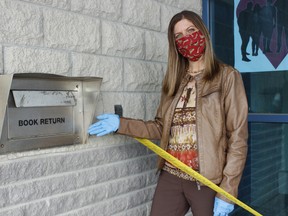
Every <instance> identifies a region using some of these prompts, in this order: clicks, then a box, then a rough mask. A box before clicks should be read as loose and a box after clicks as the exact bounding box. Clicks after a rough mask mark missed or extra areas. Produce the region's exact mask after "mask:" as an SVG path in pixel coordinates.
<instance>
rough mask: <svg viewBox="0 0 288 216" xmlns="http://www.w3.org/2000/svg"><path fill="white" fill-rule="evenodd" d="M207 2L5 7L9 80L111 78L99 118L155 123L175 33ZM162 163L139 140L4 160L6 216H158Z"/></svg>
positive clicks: (0, 168)
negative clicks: (186, 12) (173, 24)
mask: <svg viewBox="0 0 288 216" xmlns="http://www.w3.org/2000/svg"><path fill="white" fill-rule="evenodd" d="M201 4H202V1H201V0H190V1H188V0H22V1H21V0H0V73H2V74H11V73H26V72H29V73H39V72H41V73H53V74H61V75H66V76H97V77H103V82H102V86H101V99H100V101H99V103H98V106H97V108H96V110H97V113H98V114H99V113H102V112H113V111H114V110H113V106H114V104H122V106H123V109H124V115H125V116H127V117H133V118H142V119H146V120H148V119H153V117H154V115H155V111H156V108H157V105H158V103H159V96H160V89H161V81H162V78H163V75H164V73H165V70H166V64H167V48H168V47H167V46H168V43H167V35H166V32H167V30H166V29H167V26H168V22H169V20H170V18H171V17H172V15H174V14H175V13H177V12H178V11H181V10H183V9H190V10H194V11H196V12H198V13H201V10H202V6H201ZM155 167H156V156H155V155H154V154H153V153H151V152H150V151H149V150H147V149H146V148H145V147H144V146H142V145H141V144H139V143H137V142H136V141H134V140H133V139H131V138H128V137H124V136H120V135H108V136H105V137H101V138H96V137H90V139H89V140H88V144H85V145H84V144H81V145H75V146H69V147H58V148H51V149H42V150H35V151H28V152H19V153H9V154H7V155H0V194H1V196H0V216H14V215H15V216H16V215H17V216H18V215H19V216H20V215H21V216H22V215H23V216H24V215H25V216H34V215H35V216H40V215H41V216H42V215H45V216H46V215H61V216H64V215H65V216H68V215H69V216H72V215H87V216H91V215H97V216H98V215H99V216H100V215H103V216H104V215H114V216H124V215H131V216H135V215H137V216H141V215H143V216H148V215H149V211H150V205H151V199H152V196H153V193H154V189H155V184H156V181H157V176H156V175H155Z"/></svg>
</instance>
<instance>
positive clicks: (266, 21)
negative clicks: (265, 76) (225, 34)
mask: <svg viewBox="0 0 288 216" xmlns="http://www.w3.org/2000/svg"><path fill="white" fill-rule="evenodd" d="M287 11H288V1H287V0H234V52H235V65H234V66H235V68H237V69H238V70H239V71H241V72H263V71H280V70H288V55H287V53H288V48H287V46H288V13H287Z"/></svg>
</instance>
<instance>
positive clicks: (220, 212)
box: [213, 197, 234, 216]
mask: <svg viewBox="0 0 288 216" xmlns="http://www.w3.org/2000/svg"><path fill="white" fill-rule="evenodd" d="M233 209H234V204H230V203H227V202H225V201H223V200H221V199H219V198H217V197H215V201H214V209H213V211H214V215H213V216H228V214H229V213H230V212H232V211H233Z"/></svg>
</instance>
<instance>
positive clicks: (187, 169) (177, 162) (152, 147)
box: [135, 138, 262, 216]
mask: <svg viewBox="0 0 288 216" xmlns="http://www.w3.org/2000/svg"><path fill="white" fill-rule="evenodd" d="M135 139H136V140H137V141H138V142H140V143H142V144H143V145H145V146H146V147H147V148H149V149H150V150H152V151H153V152H155V153H156V154H157V155H159V156H160V157H162V158H164V159H165V160H166V161H168V162H169V163H171V164H172V165H174V166H175V167H177V168H179V169H180V170H182V171H183V172H185V173H187V174H188V175H190V176H192V177H193V178H195V179H196V180H197V181H199V182H201V183H202V184H204V185H206V186H208V187H210V188H211V189H212V190H214V191H216V192H217V193H219V194H221V195H223V196H225V197H226V198H227V199H229V200H231V201H232V202H233V203H235V204H237V205H238V206H241V207H242V208H244V209H245V210H247V211H249V212H250V213H251V214H253V215H256V216H262V215H261V214H260V213H258V212H257V211H255V210H254V209H252V208H251V207H249V206H248V205H246V204H245V203H243V202H241V201H240V200H238V199H237V198H235V197H234V196H232V195H231V194H229V193H228V192H226V191H225V190H223V189H222V188H220V187H218V186H217V185H215V184H214V183H213V182H211V181H210V180H208V179H207V178H205V177H204V176H202V175H200V174H199V173H198V172H196V171H194V170H193V169H192V168H190V167H189V166H187V165H186V164H184V163H182V162H181V161H180V160H178V159H177V158H175V157H173V156H172V155H171V154H169V153H167V152H166V151H165V150H163V149H162V148H160V147H159V146H157V145H156V144H154V143H153V142H151V141H149V140H147V139H140V138H135Z"/></svg>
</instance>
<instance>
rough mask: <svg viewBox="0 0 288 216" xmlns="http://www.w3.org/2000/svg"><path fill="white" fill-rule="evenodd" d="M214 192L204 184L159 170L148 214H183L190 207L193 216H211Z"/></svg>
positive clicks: (167, 215) (171, 215) (151, 215)
mask: <svg viewBox="0 0 288 216" xmlns="http://www.w3.org/2000/svg"><path fill="white" fill-rule="evenodd" d="M215 195H216V192H214V191H213V190H212V189H210V188H209V187H206V186H201V189H200V190H198V188H197V183H196V182H193V181H188V180H184V179H181V178H178V177H177V176H174V175H172V174H170V173H168V172H166V171H161V173H160V176H159V180H158V184H157V187H156V191H155V194H154V198H153V203H152V209H151V213H150V216H184V215H185V214H186V213H187V212H188V210H189V208H190V207H191V210H192V213H193V216H212V215H213V207H214V198H215Z"/></svg>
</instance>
